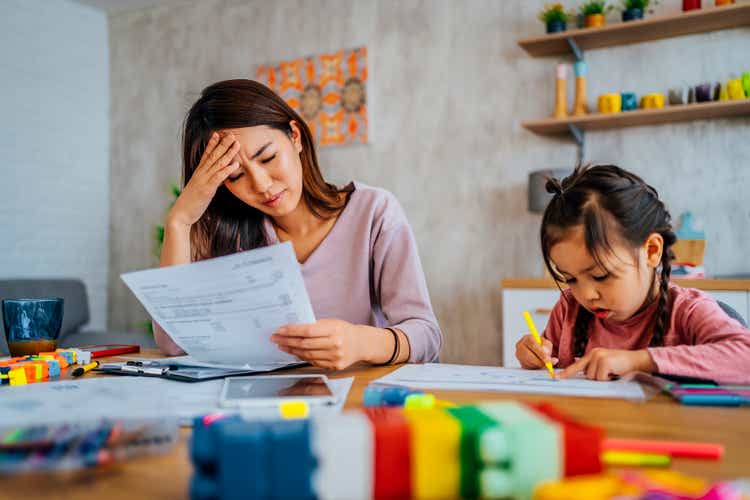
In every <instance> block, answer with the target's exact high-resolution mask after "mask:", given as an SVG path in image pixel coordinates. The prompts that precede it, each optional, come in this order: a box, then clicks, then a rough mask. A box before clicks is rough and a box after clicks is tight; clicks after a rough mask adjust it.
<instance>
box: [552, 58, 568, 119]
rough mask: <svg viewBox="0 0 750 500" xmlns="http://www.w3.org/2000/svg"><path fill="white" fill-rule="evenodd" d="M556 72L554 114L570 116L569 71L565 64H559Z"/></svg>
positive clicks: (556, 116) (561, 116) (556, 115)
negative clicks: (568, 109) (568, 108)
mask: <svg viewBox="0 0 750 500" xmlns="http://www.w3.org/2000/svg"><path fill="white" fill-rule="evenodd" d="M555 74H556V76H557V78H556V79H555V111H554V113H553V116H554V117H555V118H565V117H566V116H568V111H567V107H568V73H567V71H566V68H565V64H563V63H560V64H558V65H557V68H556V71H555Z"/></svg>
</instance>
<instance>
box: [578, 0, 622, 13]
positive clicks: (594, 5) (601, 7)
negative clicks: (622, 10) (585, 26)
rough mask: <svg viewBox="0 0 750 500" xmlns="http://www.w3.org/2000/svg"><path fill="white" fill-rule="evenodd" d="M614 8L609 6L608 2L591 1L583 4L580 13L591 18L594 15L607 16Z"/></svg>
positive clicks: (604, 0)
mask: <svg viewBox="0 0 750 500" xmlns="http://www.w3.org/2000/svg"><path fill="white" fill-rule="evenodd" d="M613 8H614V6H613V5H607V2H606V0H590V1H588V2H583V3H582V4H581V6H580V7H579V11H580V12H581V14H583V15H584V16H591V15H594V14H606V13H607V12H609V11H611V10H612V9H613Z"/></svg>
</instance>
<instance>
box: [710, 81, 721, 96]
mask: <svg viewBox="0 0 750 500" xmlns="http://www.w3.org/2000/svg"><path fill="white" fill-rule="evenodd" d="M720 97H721V82H717V83H716V85H714V90H713V95H712V96H711V98H712V99H713V100H714V101H718V100H719V98H720Z"/></svg>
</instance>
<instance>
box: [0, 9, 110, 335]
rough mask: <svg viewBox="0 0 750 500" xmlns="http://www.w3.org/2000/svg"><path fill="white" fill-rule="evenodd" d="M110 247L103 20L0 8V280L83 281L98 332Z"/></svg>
mask: <svg viewBox="0 0 750 500" xmlns="http://www.w3.org/2000/svg"><path fill="white" fill-rule="evenodd" d="M108 241H109V49H108V27H107V17H106V15H105V14H104V13H103V12H101V11H98V10H96V9H93V8H91V7H87V6H83V5H80V4H77V3H74V2H72V1H69V0H44V1H28V0H0V278H16V277H78V278H81V279H83V281H84V282H85V283H86V287H87V289H88V293H89V301H90V304H89V305H90V308H91V323H90V324H89V327H90V328H95V329H103V328H104V327H105V325H106V311H107V297H106V295H107V267H108V261H109V256H108Z"/></svg>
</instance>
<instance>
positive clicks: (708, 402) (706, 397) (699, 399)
mask: <svg viewBox="0 0 750 500" xmlns="http://www.w3.org/2000/svg"><path fill="white" fill-rule="evenodd" d="M679 399H680V403H682V404H684V405H692V406H742V405H743V404H750V400H749V399H747V398H743V397H742V396H739V395H737V394H683V395H681V396H679Z"/></svg>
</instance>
